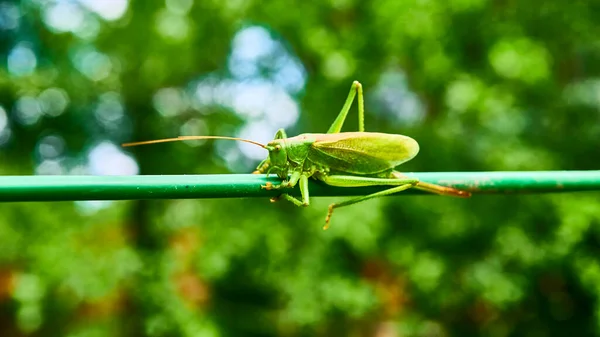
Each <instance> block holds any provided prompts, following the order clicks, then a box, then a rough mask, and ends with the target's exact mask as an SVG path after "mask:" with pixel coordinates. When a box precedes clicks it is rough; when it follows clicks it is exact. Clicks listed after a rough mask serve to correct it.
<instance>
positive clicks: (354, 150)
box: [307, 132, 419, 174]
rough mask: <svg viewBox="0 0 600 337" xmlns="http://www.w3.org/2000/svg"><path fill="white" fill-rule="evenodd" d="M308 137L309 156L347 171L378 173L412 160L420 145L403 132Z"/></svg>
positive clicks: (348, 133) (345, 133)
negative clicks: (309, 143)
mask: <svg viewBox="0 0 600 337" xmlns="http://www.w3.org/2000/svg"><path fill="white" fill-rule="evenodd" d="M307 136H308V135H307ZM309 137H314V138H315V142H314V143H313V144H312V147H311V151H310V155H309V158H311V159H312V160H313V161H315V162H320V163H323V164H325V165H327V166H328V167H329V168H330V169H331V170H334V171H340V172H347V173H355V174H374V173H379V172H382V171H385V170H389V169H392V168H394V167H396V166H398V165H400V164H402V163H404V162H407V161H409V160H411V159H412V158H414V157H415V156H416V155H417V153H418V152H419V144H418V143H417V142H416V141H415V140H414V139H412V138H410V137H407V136H402V135H394V134H387V133H376V132H343V133H337V134H318V135H317V134H313V135H310V136H309Z"/></svg>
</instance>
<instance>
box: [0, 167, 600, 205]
mask: <svg viewBox="0 0 600 337" xmlns="http://www.w3.org/2000/svg"><path fill="white" fill-rule="evenodd" d="M405 174H406V175H407V176H411V177H416V178H419V179H420V180H422V181H425V182H429V183H434V184H440V185H445V186H452V187H456V188H459V189H464V190H468V191H471V192H473V196H474V197H477V194H506V193H517V194H521V193H547V192H575V191H592V190H600V171H529V172H527V171H525V172H419V173H405ZM278 181H279V179H277V178H276V177H269V178H268V179H267V178H266V177H265V175H256V174H219V175H160V176H159V175H153V176H150V175H149V176H2V177H0V201H69V200H137V199H197V198H240V197H246V198H247V197H270V196H276V195H278V194H279V193H281V192H278V191H267V190H264V189H261V187H260V186H261V185H264V184H265V183H266V182H271V183H277V182H278ZM386 188H389V187H386V186H376V187H353V188H344V187H332V186H327V185H324V184H323V183H320V182H317V181H313V180H312V179H311V181H310V188H309V190H310V196H311V197H319V196H354V195H365V194H369V193H373V192H376V191H381V190H384V189H386ZM289 193H290V194H293V195H299V190H298V188H297V187H296V188H294V189H293V190H292V191H289ZM411 194H412V195H414V194H423V192H420V191H417V190H414V189H410V190H407V191H405V192H402V193H399V194H397V195H411Z"/></svg>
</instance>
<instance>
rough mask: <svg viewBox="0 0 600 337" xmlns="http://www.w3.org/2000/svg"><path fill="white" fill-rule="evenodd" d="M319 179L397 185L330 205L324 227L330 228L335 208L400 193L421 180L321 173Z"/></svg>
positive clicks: (346, 184) (341, 184) (356, 184)
mask: <svg viewBox="0 0 600 337" xmlns="http://www.w3.org/2000/svg"><path fill="white" fill-rule="evenodd" d="M317 178H318V179H319V180H322V181H323V182H324V183H326V184H327V185H331V186H339V187H359V186H377V185H392V186H396V187H392V188H390V189H387V190H384V191H380V192H376V193H373V194H369V195H366V196H362V197H358V198H354V199H350V200H347V201H343V202H340V203H334V204H331V205H329V212H328V213H327V217H326V218H325V226H324V227H323V229H327V228H329V221H330V220H331V215H332V214H333V210H334V209H336V208H339V207H342V206H348V205H352V204H356V203H358V202H361V201H365V200H369V199H373V198H377V197H381V196H385V195H390V194H394V193H398V192H401V191H404V190H407V189H409V188H411V187H414V186H415V185H416V184H418V183H419V180H418V179H416V178H409V177H404V178H400V179H397V178H371V177H357V176H343V175H332V176H326V175H320V176H317Z"/></svg>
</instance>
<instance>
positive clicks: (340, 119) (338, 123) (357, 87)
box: [327, 81, 364, 133]
mask: <svg viewBox="0 0 600 337" xmlns="http://www.w3.org/2000/svg"><path fill="white" fill-rule="evenodd" d="M356 92H358V104H359V107H358V128H359V131H364V117H363V118H361V114H363V113H364V109H361V103H362V101H363V98H362V85H361V84H360V82H358V81H354V82H352V87H351V88H350V93H349V94H348V97H347V98H346V102H345V103H344V106H343V107H342V110H341V111H340V114H339V115H338V116H337V118H336V119H335V121H333V124H331V126H330V127H329V130H327V133H340V131H342V125H344V121H345V120H346V116H347V115H348V111H350V107H351V106H352V102H354V97H355V96H356ZM361 119H362V121H363V122H362V123H361ZM361 124H362V126H361ZM361 128H362V129H361Z"/></svg>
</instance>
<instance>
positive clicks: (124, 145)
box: [121, 136, 267, 149]
mask: <svg viewBox="0 0 600 337" xmlns="http://www.w3.org/2000/svg"><path fill="white" fill-rule="evenodd" d="M201 139H226V140H237V141H240V142H246V143H250V144H254V145H256V146H260V147H262V148H263V149H266V148H267V147H266V146H265V145H263V144H261V143H258V142H255V141H252V140H248V139H243V138H235V137H224V136H179V137H177V138H164V139H155V140H146V141H143V142H133V143H124V144H121V146H123V147H127V146H138V145H146V144H156V143H166V142H180V141H184V140H201Z"/></svg>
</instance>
